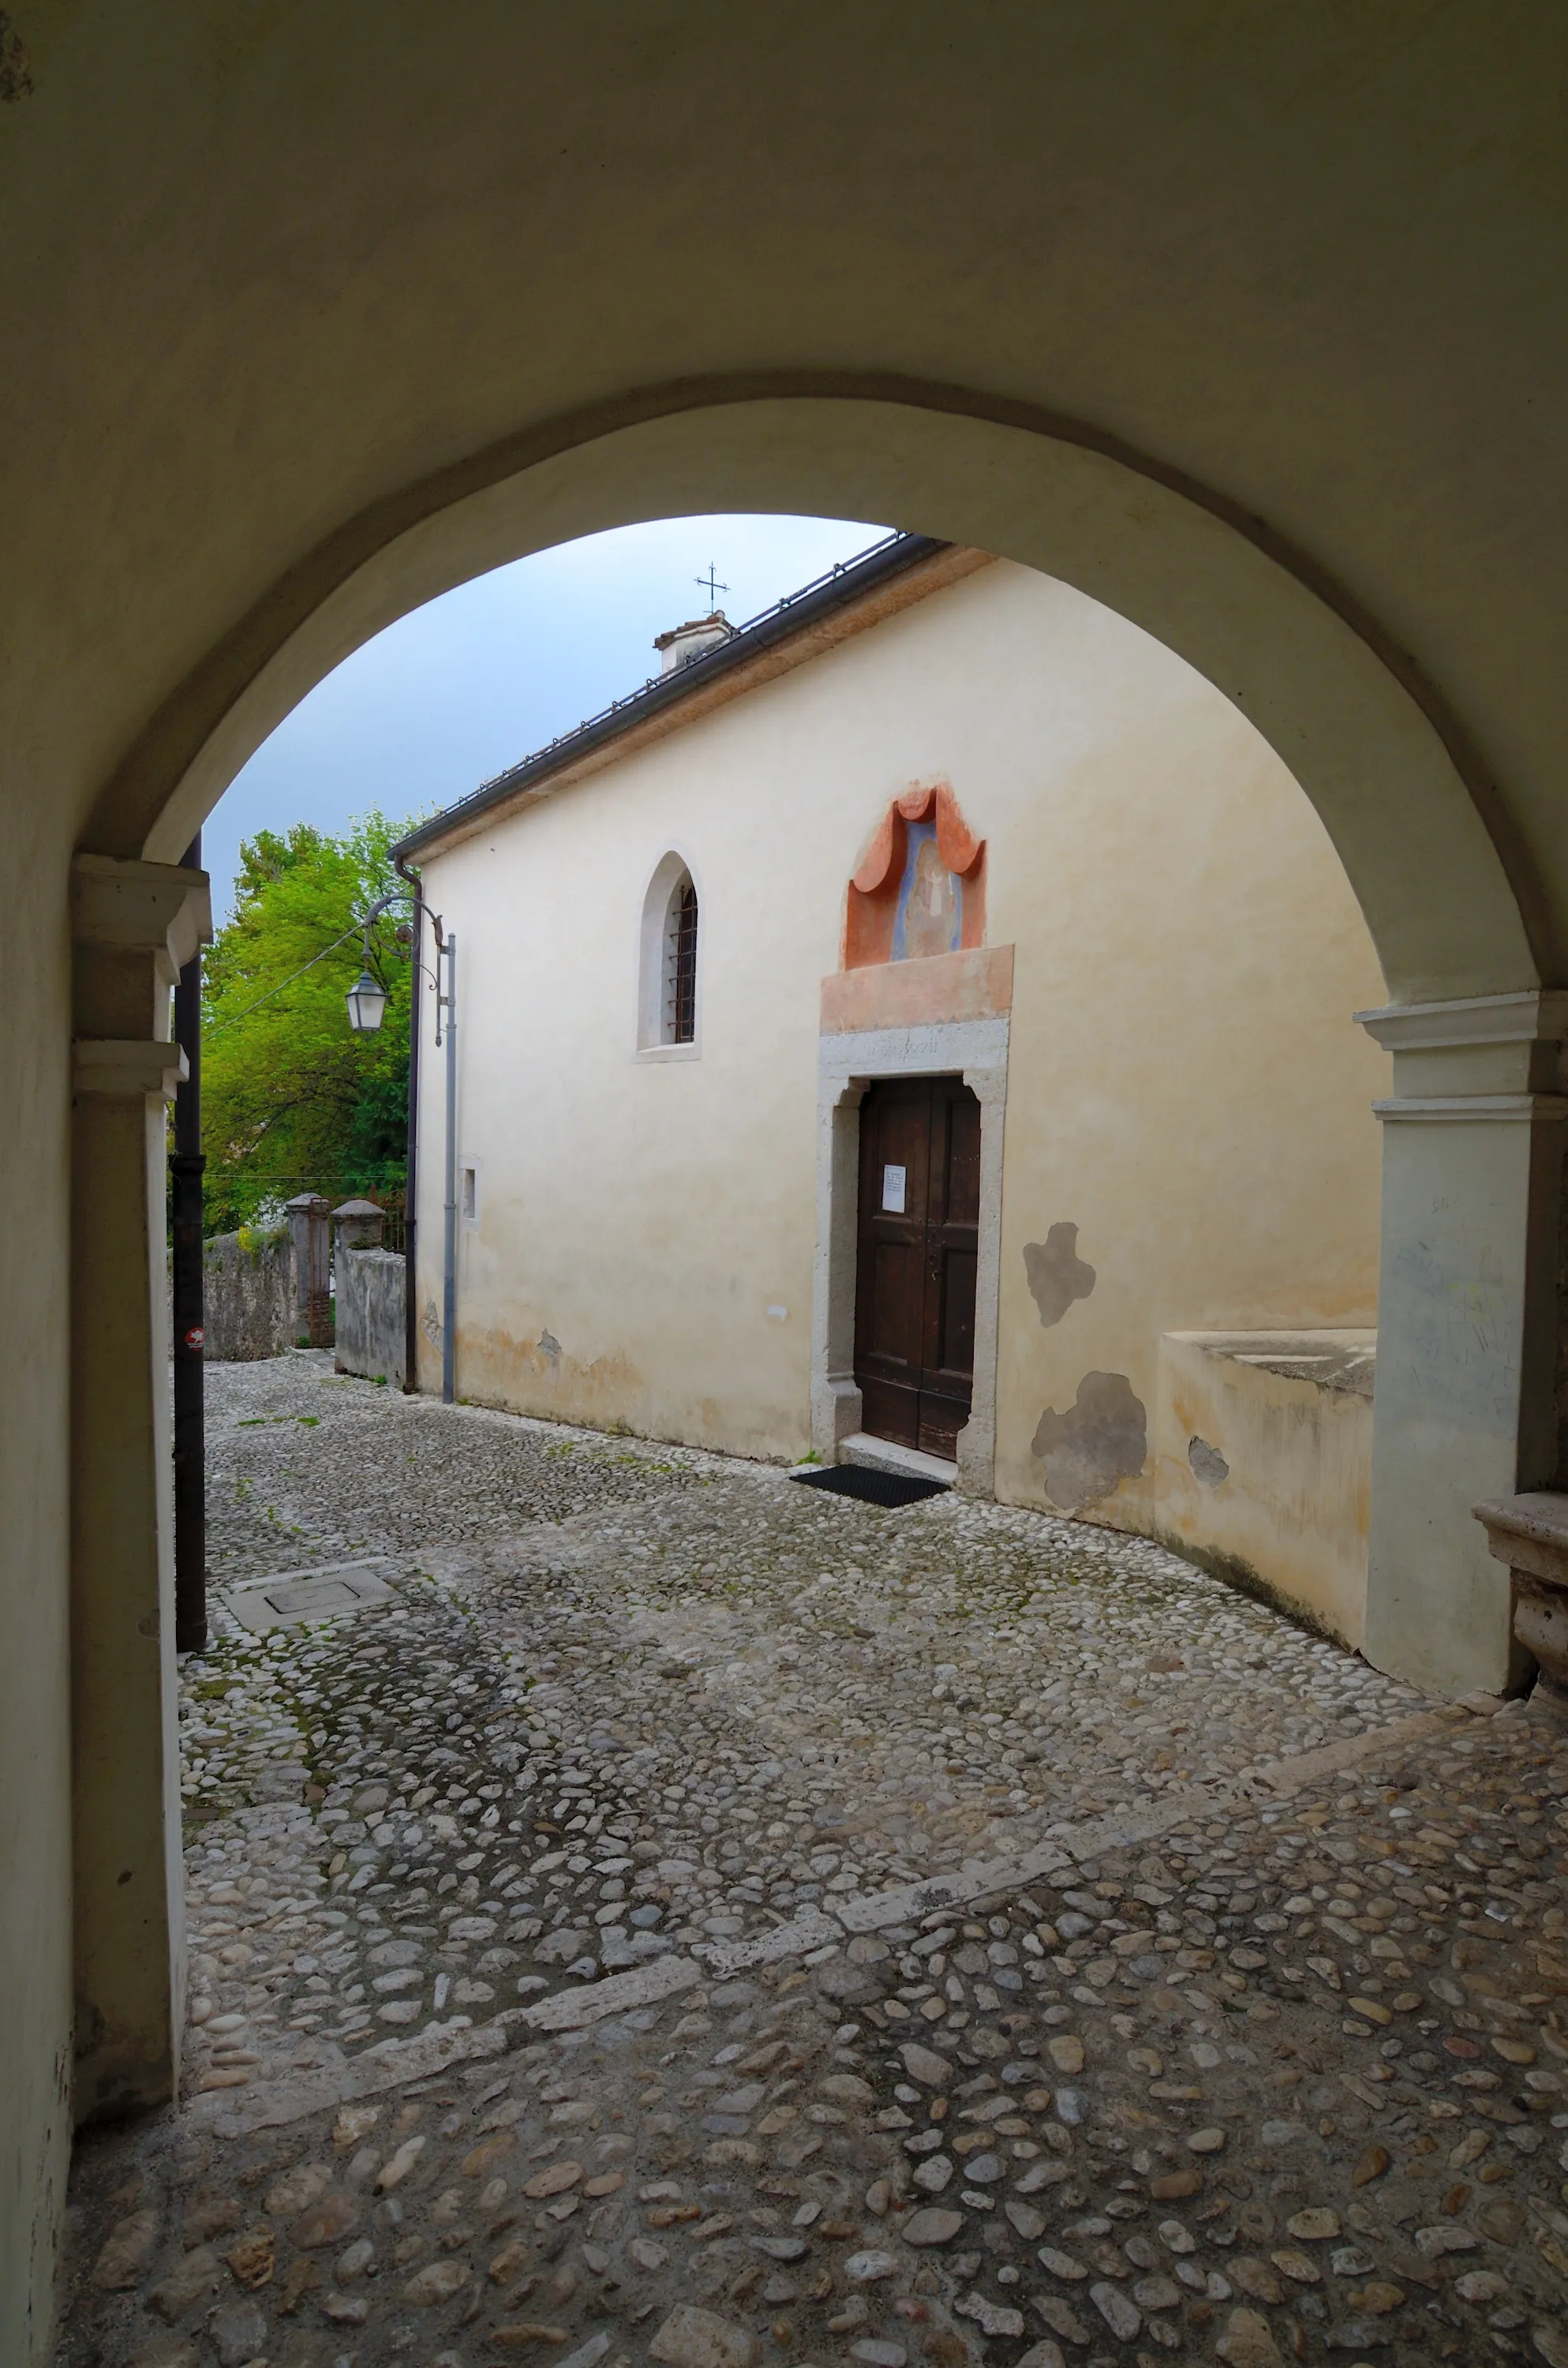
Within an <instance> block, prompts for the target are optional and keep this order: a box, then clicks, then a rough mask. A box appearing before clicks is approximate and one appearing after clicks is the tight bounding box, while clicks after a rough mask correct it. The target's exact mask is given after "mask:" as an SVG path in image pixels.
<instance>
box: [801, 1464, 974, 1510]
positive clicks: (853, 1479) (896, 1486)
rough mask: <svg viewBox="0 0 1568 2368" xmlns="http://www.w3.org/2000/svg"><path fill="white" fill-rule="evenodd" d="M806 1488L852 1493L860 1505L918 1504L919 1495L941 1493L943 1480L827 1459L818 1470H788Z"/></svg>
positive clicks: (833, 1493)
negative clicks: (874, 1470)
mask: <svg viewBox="0 0 1568 2368" xmlns="http://www.w3.org/2000/svg"><path fill="white" fill-rule="evenodd" d="M790 1479H791V1480H799V1481H801V1483H802V1485H803V1486H805V1487H807V1488H825V1489H826V1490H827V1491H828V1493H829V1494H830V1495H831V1496H834V1497H855V1498H856V1499H857V1501H858V1503H860V1504H862V1505H881V1506H885V1507H886V1508H889V1509H890V1510H891V1509H892V1508H893V1507H894V1506H898V1505H918V1504H919V1502H920V1500H921V1498H922V1497H945V1496H946V1495H947V1493H948V1483H947V1481H945V1480H917V1479H916V1478H915V1475H914V1474H913V1473H904V1472H873V1471H871V1470H870V1469H869V1466H868V1465H866V1464H864V1463H830V1464H829V1465H827V1467H826V1468H825V1470H824V1471H821V1472H791V1473H790Z"/></svg>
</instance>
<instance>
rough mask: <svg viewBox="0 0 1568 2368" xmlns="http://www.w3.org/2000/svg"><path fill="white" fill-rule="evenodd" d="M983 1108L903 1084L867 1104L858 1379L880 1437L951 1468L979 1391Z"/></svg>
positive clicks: (927, 1082) (915, 1083)
mask: <svg viewBox="0 0 1568 2368" xmlns="http://www.w3.org/2000/svg"><path fill="white" fill-rule="evenodd" d="M979 1229H980V1104H979V1103H978V1102H977V1101H976V1100H975V1099H974V1096H973V1095H972V1094H971V1092H970V1090H969V1087H967V1086H966V1085H965V1084H964V1083H963V1080H962V1079H961V1078H960V1077H899V1078H893V1079H889V1080H887V1081H886V1082H884V1083H881V1084H879V1085H875V1086H873V1087H871V1089H870V1091H869V1094H868V1095H867V1096H866V1099H865V1100H864V1101H863V1102H862V1103H861V1105H860V1224H859V1250H858V1263H857V1268H856V1292H855V1380H856V1383H857V1385H858V1388H859V1391H860V1395H861V1401H862V1407H863V1412H862V1417H861V1418H862V1420H863V1422H864V1424H865V1427H866V1429H868V1430H869V1431H870V1432H871V1433H872V1434H873V1435H874V1436H875V1437H876V1438H878V1439H891V1440H896V1441H897V1442H898V1443H899V1444H900V1445H901V1446H904V1447H918V1448H922V1449H924V1451H925V1452H926V1454H927V1455H941V1456H945V1457H947V1458H948V1459H949V1461H951V1459H952V1458H953V1456H954V1455H955V1454H956V1452H957V1447H958V1435H959V1432H960V1429H962V1428H963V1425H964V1424H965V1423H966V1422H967V1421H968V1420H969V1408H970V1398H971V1393H972V1390H973V1386H974V1270H975V1253H976V1244H977V1239H978V1235H979Z"/></svg>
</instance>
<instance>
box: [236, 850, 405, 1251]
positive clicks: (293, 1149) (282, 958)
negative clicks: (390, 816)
mask: <svg viewBox="0 0 1568 2368" xmlns="http://www.w3.org/2000/svg"><path fill="white" fill-rule="evenodd" d="M411 827H412V825H409V824H406V823H405V824H397V825H394V824H392V823H389V822H388V821H387V820H386V818H385V816H384V815H382V814H376V813H371V814H365V815H363V816H362V817H361V818H360V819H359V820H358V822H356V823H355V824H354V825H352V826H351V827H350V828H349V829H348V830H347V832H346V833H344V835H343V836H342V837H337V838H334V837H328V836H327V834H326V833H324V832H323V831H319V830H314V829H312V827H311V825H309V824H308V823H295V824H294V825H293V826H292V828H291V829H290V830H289V831H288V832H286V833H284V834H283V835H281V836H279V834H278V833H277V832H276V831H269V830H264V831H259V832H258V833H257V834H256V837H255V838H254V839H251V840H249V841H247V842H246V843H245V844H244V846H243V847H242V848H241V849H240V866H241V868H240V874H239V878H238V880H237V881H236V882H235V903H234V917H233V920H232V921H231V922H229V924H228V925H227V927H226V928H223V929H221V930H220V931H219V933H218V936H217V939H216V940H215V942H214V943H213V945H212V947H211V948H210V951H209V952H208V954H207V957H206V961H205V964H204V979H203V996H202V1048H201V1100H202V1145H203V1148H204V1150H205V1151H206V1154H207V1227H208V1230H209V1232H210V1233H223V1232H227V1231H229V1230H231V1229H232V1228H233V1227H235V1226H237V1225H241V1224H250V1223H252V1222H253V1221H254V1220H255V1219H256V1216H257V1215H258V1214H260V1213H262V1212H266V1211H267V1209H268V1208H269V1207H272V1206H276V1204H277V1203H278V1202H279V1201H287V1200H289V1199H290V1197H291V1196H292V1195H293V1194H294V1193H296V1192H301V1191H306V1190H312V1191H319V1192H324V1193H327V1194H329V1195H330V1196H331V1197H332V1198H334V1199H341V1198H343V1197H345V1196H346V1195H347V1194H350V1193H363V1192H373V1191H377V1190H400V1189H401V1188H402V1185H403V1179H404V1176H405V1174H406V1169H407V1155H408V1133H407V1123H406V1120H407V1094H408V1005H409V995H410V982H411V977H412V965H411V963H410V961H409V947H408V944H407V942H406V940H407V923H408V921H409V918H410V911H411V908H410V906H409V905H408V904H407V903H406V902H403V903H400V904H399V905H396V906H394V907H392V910H390V911H389V912H388V913H386V914H384V915H383V916H382V917H381V920H380V921H379V922H378V923H377V925H376V928H375V929H374V930H373V931H372V933H371V939H370V968H371V970H372V972H374V973H375V975H376V976H377V978H378V979H379V980H380V982H381V985H382V986H383V987H384V988H385V989H386V992H387V1009H386V1018H385V1020H384V1021H383V1023H382V1026H381V1030H380V1032H379V1033H378V1034H376V1035H372V1036H356V1035H355V1034H354V1033H353V1031H352V1030H350V1028H349V1026H348V1018H347V1008H346V1007H345V1002H344V997H345V996H346V995H347V992H348V989H349V987H350V986H351V985H353V983H354V981H355V979H356V978H357V977H358V974H359V969H360V964H361V962H362V959H363V954H362V946H361V939H360V935H359V928H358V924H359V922H360V921H361V920H362V919H363V916H364V915H365V914H366V913H367V912H369V908H370V906H371V905H373V904H374V903H375V902H376V900H377V898H378V897H380V896H384V895H385V894H387V893H388V891H389V890H391V889H393V888H397V887H400V886H401V885H403V883H402V882H401V881H400V880H399V877H398V874H397V873H396V872H395V871H394V870H393V869H392V861H391V857H390V849H391V848H392V846H393V844H394V843H395V841H396V840H397V839H398V838H399V837H402V836H403V832H404V831H405V830H407V829H409V828H411Z"/></svg>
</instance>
